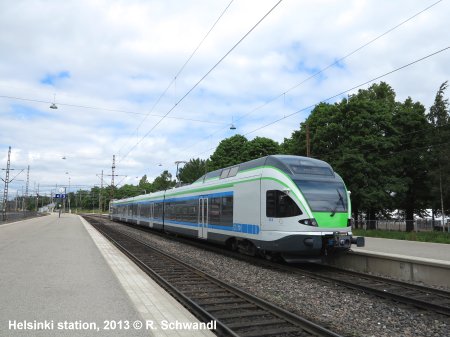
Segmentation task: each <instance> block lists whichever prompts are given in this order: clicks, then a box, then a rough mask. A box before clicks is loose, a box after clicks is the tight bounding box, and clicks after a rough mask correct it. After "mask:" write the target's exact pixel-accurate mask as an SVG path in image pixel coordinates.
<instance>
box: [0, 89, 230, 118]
mask: <svg viewBox="0 0 450 337" xmlns="http://www.w3.org/2000/svg"><path fill="white" fill-rule="evenodd" d="M0 98H7V99H14V100H19V101H27V102H36V103H46V104H48V103H53V101H46V100H38V99H32V98H23V97H15V96H7V95H0ZM58 105H61V106H67V107H71V108H82V109H93V110H103V111H111V112H121V113H126V114H132V115H145V116H147V117H148V116H151V117H163V115H157V114H147V113H142V112H135V111H128V110H121V109H112V108H104V107H103V108H102V107H95V106H89V105H78V104H69V103H60V102H58ZM167 118H170V119H178V120H185V121H190V122H198V123H208V124H217V125H228V123H221V122H215V121H209V120H202V119H194V118H186V117H177V116H168V117H167Z"/></svg>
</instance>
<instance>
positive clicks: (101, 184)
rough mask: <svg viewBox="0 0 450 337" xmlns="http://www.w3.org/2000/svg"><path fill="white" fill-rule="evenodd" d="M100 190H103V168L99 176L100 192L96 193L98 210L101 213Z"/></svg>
mask: <svg viewBox="0 0 450 337" xmlns="http://www.w3.org/2000/svg"><path fill="white" fill-rule="evenodd" d="M102 191H103V170H102V175H101V178H100V193H99V194H98V210H99V211H100V214H102V212H103V205H102Z"/></svg>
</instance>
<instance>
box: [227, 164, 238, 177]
mask: <svg viewBox="0 0 450 337" xmlns="http://www.w3.org/2000/svg"><path fill="white" fill-rule="evenodd" d="M238 171H239V166H233V167H232V168H230V173H228V177H234V176H235V175H236V174H237V173H238Z"/></svg>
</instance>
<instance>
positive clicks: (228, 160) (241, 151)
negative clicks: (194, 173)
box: [208, 135, 248, 171]
mask: <svg viewBox="0 0 450 337" xmlns="http://www.w3.org/2000/svg"><path fill="white" fill-rule="evenodd" d="M247 142H248V140H247V138H245V137H244V136H241V135H235V136H233V137H230V138H227V139H224V140H222V141H221V142H220V144H219V146H217V148H216V150H215V151H214V153H213V154H212V155H211V158H210V160H211V167H210V168H208V170H209V171H213V170H218V169H220V168H222V167H227V166H231V165H235V164H239V163H242V162H244V161H246V159H247V158H246V157H245V149H246V147H245V146H246V144H247Z"/></svg>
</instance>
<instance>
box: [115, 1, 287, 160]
mask: <svg viewBox="0 0 450 337" xmlns="http://www.w3.org/2000/svg"><path fill="white" fill-rule="evenodd" d="M282 1H283V0H279V1H278V2H277V3H276V4H275V5H274V6H273V7H272V8H271V9H270V10H269V11H268V12H267V13H266V14H264V16H263V17H262V18H261V19H260V20H259V21H258V22H257V23H256V24H255V25H254V26H253V27H252V28H251V29H250V30H249V31H248V32H247V33H246V34H245V35H244V36H243V37H242V38H241V39H240V40H239V41H238V42H237V43H236V44H235V45H234V46H233V47H231V49H230V50H229V51H228V52H227V53H226V54H225V55H224V56H222V57H221V58H220V60H219V61H217V63H216V64H215V65H214V66H213V67H212V68H211V69H210V70H208V71H207V72H206V74H205V75H203V77H202V78H200V79H199V80H198V81H197V82H196V83H195V84H194V85H193V86H192V87H191V88H190V89H189V90H188V91H187V92H186V93H185V94H184V95H183V96H182V97H181V98H180V99H179V100H178V101H177V102H176V103H175V104H174V105H173V106H172V108H170V109H169V111H167V112H166V114H165V115H164V116H163V117H162V118H161V119H160V120H159V121H158V122H157V123H156V124H155V125H153V127H152V128H151V129H150V130H149V131H148V132H147V133H146V134H145V135H144V136H143V137H142V138H141V139H140V140H139V141H137V142H136V144H135V145H133V146H132V147H131V149H130V150H129V151H128V152H127V153H126V154H125V155H124V156H123V157H122V158H120V160H119V162H121V161H122V160H124V159H125V158H126V157H128V155H129V154H130V153H131V152H132V151H133V150H134V149H135V148H136V147H137V146H138V145H139V144H140V143H141V142H142V141H143V140H144V139H145V138H147V136H148V135H149V134H150V133H151V132H152V131H153V130H154V129H155V128H156V127H157V126H158V125H159V124H160V123H161V122H162V121H163V120H164V119H165V118H166V117H167V116H168V115H169V114H170V113H171V112H172V111H173V110H174V109H175V108H176V107H177V106H178V104H180V103H181V102H182V101H183V100H184V99H185V98H186V97H187V96H188V95H189V94H190V93H191V92H192V91H193V90H194V89H195V88H197V86H198V85H199V84H200V83H201V82H202V81H203V80H204V79H205V78H206V77H207V76H208V75H209V74H210V73H211V72H212V71H213V70H214V69H215V68H217V66H218V65H219V64H220V63H222V61H223V60H224V59H225V58H226V57H227V56H228V55H229V54H230V53H231V52H232V51H233V50H234V49H236V47H237V46H238V45H239V44H240V43H241V42H242V41H243V40H244V39H245V38H246V37H247V36H248V35H250V33H251V32H253V30H255V28H256V27H258V26H259V24H260V23H261V22H262V21H263V20H264V19H265V18H266V17H267V16H268V15H269V14H270V13H272V12H273V11H274V10H275V8H276V7H277V6H278V5H279V4H280V3H281V2H282Z"/></svg>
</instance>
